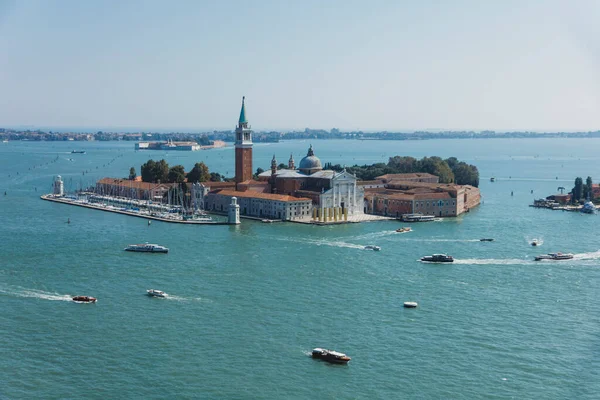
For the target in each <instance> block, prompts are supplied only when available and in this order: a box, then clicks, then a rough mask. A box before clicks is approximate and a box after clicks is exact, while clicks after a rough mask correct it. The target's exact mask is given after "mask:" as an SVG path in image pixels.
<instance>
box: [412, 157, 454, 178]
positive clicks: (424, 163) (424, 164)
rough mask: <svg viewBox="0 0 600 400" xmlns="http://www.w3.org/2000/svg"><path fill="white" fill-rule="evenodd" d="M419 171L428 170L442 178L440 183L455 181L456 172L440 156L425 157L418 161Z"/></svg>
mask: <svg viewBox="0 0 600 400" xmlns="http://www.w3.org/2000/svg"><path fill="white" fill-rule="evenodd" d="M417 168H418V169H417V170H418V172H427V173H429V174H432V175H436V176H438V177H439V178H440V183H452V182H454V174H453V173H452V170H451V169H450V167H449V166H448V163H446V161H444V160H442V159H441V158H440V157H423V158H422V159H421V160H419V162H418V163H417Z"/></svg>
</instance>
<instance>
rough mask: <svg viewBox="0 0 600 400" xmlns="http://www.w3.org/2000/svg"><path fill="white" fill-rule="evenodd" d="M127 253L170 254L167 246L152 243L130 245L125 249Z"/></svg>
mask: <svg viewBox="0 0 600 400" xmlns="http://www.w3.org/2000/svg"><path fill="white" fill-rule="evenodd" d="M125 251H136V252H139V253H168V252H169V249H168V248H166V247H165V246H159V245H157V244H152V243H144V244H130V245H129V246H127V247H125Z"/></svg>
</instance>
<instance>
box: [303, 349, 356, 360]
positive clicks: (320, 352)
mask: <svg viewBox="0 0 600 400" xmlns="http://www.w3.org/2000/svg"><path fill="white" fill-rule="evenodd" d="M312 358H318V359H319V360H323V361H327V362H330V363H333V364H347V363H348V361H350V360H351V358H350V357H348V356H347V355H345V354H344V353H338V352H337V351H333V350H327V349H321V348H319V347H317V348H316V349H313V351H312Z"/></svg>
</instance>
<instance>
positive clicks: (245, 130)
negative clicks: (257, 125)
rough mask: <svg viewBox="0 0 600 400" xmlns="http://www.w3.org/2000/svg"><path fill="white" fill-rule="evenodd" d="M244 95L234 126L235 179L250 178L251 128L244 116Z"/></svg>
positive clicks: (241, 180) (240, 180)
mask: <svg viewBox="0 0 600 400" xmlns="http://www.w3.org/2000/svg"><path fill="white" fill-rule="evenodd" d="M245 99H246V97H242V110H241V111H240V119H239V121H238V125H237V127H236V128H235V181H236V183H239V182H243V181H247V180H249V179H252V130H251V129H250V125H248V119H247V118H246V105H245Z"/></svg>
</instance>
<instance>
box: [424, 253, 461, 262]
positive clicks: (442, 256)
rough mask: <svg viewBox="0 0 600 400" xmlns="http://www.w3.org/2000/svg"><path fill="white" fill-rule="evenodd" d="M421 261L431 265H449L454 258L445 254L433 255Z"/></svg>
mask: <svg viewBox="0 0 600 400" xmlns="http://www.w3.org/2000/svg"><path fill="white" fill-rule="evenodd" d="M421 261H424V262H433V263H449V262H450V263H451V262H454V258H453V257H452V256H448V255H446V254H433V255H431V256H425V257H422V258H421Z"/></svg>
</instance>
